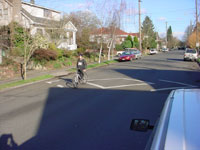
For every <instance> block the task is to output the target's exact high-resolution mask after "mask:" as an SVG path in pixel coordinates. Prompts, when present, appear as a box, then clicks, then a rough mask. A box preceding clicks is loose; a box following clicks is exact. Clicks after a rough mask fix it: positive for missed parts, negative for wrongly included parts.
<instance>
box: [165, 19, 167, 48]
mask: <svg viewBox="0 0 200 150" xmlns="http://www.w3.org/2000/svg"><path fill="white" fill-rule="evenodd" d="M165 42H166V48H167V22H166V39H165Z"/></svg>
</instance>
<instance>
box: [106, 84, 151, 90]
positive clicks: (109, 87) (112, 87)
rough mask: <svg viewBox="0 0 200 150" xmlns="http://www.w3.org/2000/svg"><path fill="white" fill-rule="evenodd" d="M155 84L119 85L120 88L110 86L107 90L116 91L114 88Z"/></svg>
mask: <svg viewBox="0 0 200 150" xmlns="http://www.w3.org/2000/svg"><path fill="white" fill-rule="evenodd" d="M150 84H154V83H139V84H127V85H118V86H109V87H105V89H114V88H122V87H129V86H140V85H150Z"/></svg>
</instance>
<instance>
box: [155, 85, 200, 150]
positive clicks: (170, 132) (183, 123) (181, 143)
mask: <svg viewBox="0 0 200 150" xmlns="http://www.w3.org/2000/svg"><path fill="white" fill-rule="evenodd" d="M199 114H200V89H180V90H174V91H172V92H171V93H170V95H169V97H168V99H167V101H166V102H165V106H164V108H163V111H162V114H161V116H160V120H159V123H158V126H157V128H156V132H155V136H154V139H153V142H152V146H151V149H152V150H173V149H174V150H183V149H185V150H197V149H199V148H200V142H199V136H200V119H199Z"/></svg>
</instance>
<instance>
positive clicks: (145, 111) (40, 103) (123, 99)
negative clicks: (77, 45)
mask: <svg viewBox="0 0 200 150" xmlns="http://www.w3.org/2000/svg"><path fill="white" fill-rule="evenodd" d="M88 75H89V82H88V84H86V85H81V86H80V87H79V88H78V89H73V88H71V78H72V76H65V77H60V78H56V79H51V80H49V81H43V82H40V83H37V84H32V85H29V86H25V87H22V88H17V89H13V90H10V91H6V92H1V93H0V150H11V148H12V150H13V149H14V150H15V149H20V150H81V149H83V150H134V149H135V150H143V149H145V146H146V144H147V142H148V139H149V137H150V135H151V133H152V131H148V132H136V131H132V130H130V124H131V120H132V119H135V118H137V119H138V118H143V119H148V120H150V123H151V124H152V125H154V124H155V122H156V120H157V119H158V118H159V115H160V113H161V110H162V108H163V105H164V102H165V100H166V98H167V96H168V94H169V93H170V91H171V90H173V89H177V88H199V86H200V68H199V66H198V65H197V64H196V63H195V62H185V61H183V51H173V52H168V53H160V54H158V55H153V56H146V57H144V58H143V59H141V60H136V61H134V62H121V63H117V64H114V65H109V66H106V67H101V68H97V69H92V70H88ZM6 148H7V149H6Z"/></svg>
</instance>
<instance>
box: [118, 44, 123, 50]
mask: <svg viewBox="0 0 200 150" xmlns="http://www.w3.org/2000/svg"><path fill="white" fill-rule="evenodd" d="M116 50H117V51H122V50H124V48H123V46H122V45H119V44H116Z"/></svg>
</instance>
